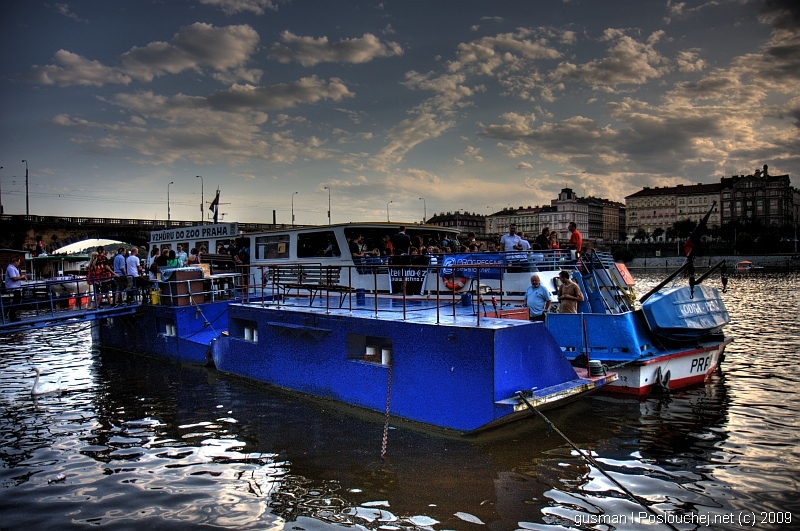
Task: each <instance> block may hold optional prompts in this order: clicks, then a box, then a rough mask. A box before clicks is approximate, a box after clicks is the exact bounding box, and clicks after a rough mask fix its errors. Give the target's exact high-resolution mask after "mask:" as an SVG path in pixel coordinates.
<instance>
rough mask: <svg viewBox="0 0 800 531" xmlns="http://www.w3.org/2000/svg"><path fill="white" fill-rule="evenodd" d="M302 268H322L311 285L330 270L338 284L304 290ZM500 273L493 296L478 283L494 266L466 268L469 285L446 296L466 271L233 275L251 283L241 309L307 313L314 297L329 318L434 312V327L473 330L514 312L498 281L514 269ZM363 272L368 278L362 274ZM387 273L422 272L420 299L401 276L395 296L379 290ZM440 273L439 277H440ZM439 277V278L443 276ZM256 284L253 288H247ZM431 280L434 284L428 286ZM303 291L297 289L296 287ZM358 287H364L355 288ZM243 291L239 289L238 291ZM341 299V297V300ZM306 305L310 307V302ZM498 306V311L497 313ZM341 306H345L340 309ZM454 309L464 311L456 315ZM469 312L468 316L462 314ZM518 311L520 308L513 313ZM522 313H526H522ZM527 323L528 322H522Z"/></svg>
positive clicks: (286, 270) (347, 269)
mask: <svg viewBox="0 0 800 531" xmlns="http://www.w3.org/2000/svg"><path fill="white" fill-rule="evenodd" d="M298 267H302V268H321V269H322V270H324V271H322V272H320V273H319V274H315V275H313V277H314V278H315V279H317V278H319V279H324V278H329V274H328V273H327V272H325V271H328V270H331V269H335V270H339V271H340V273H339V276H338V278H339V279H340V281H342V282H343V283H341V284H340V283H335V284H334V283H326V282H319V281H316V280H312V281H310V282H308V283H307V284H303V282H302V278H301V275H302V273H301V270H300V269H298ZM500 267H501V268H502V270H501V272H500V274H499V275H498V276H499V290H498V291H494V290H493V289H492V288H491V287H489V286H487V285H486V284H483V283H482V280H481V277H482V274H483V275H484V276H489V275H486V274H485V273H484V272H486V271H488V270H493V271H496V270H497V269H498V265H496V264H491V265H469V267H468V268H469V269H471V270H473V271H472V272H471V274H474V276H473V277H472V280H473V282H470V283H469V284H468V285H465V286H463V288H461V289H457V290H446V289H442V288H443V285H444V284H443V283H444V280H446V279H452V280H453V281H454V282H455V280H456V279H457V278H459V275H462V274H464V273H463V270H464V269H466V268H467V267H452V266H443V265H427V266H424V265H423V266H415V265H410V266H405V265H404V266H399V265H387V264H377V263H376V264H371V265H366V264H362V265H352V266H350V265H336V266H327V265H322V264H269V265H251V266H238V267H237V269H239V270H241V271H246V273H243V275H242V278H249V279H251V282H250V283H249V285H248V286H247V289H242V291H241V294H242V295H241V299H242V302H243V303H247V304H258V305H261V306H262V307H265V306H274V307H281V306H304V307H311V303H313V300H314V299H315V298H316V297H317V296H319V297H320V299H323V300H324V307H323V306H322V305H320V306H316V307H315V308H319V309H322V308H324V310H325V311H326V312H330V311H331V310H334V309H342V310H345V309H346V310H347V311H349V312H356V311H361V312H369V313H370V314H372V315H374V316H375V317H378V316H379V315H380V314H381V313H382V312H383V313H388V312H392V313H399V312H402V319H403V320H407V319H408V318H409V314H410V313H412V312H419V311H429V312H435V316H436V317H435V322H436V324H439V323H441V322H442V319H443V318H445V317H449V318H450V319H452V320H455V319H456V318H460V319H467V318H469V317H474V318H475V325H476V326H480V325H481V320H482V319H485V318H487V317H497V318H503V317H505V316H506V315H507V314H508V313H509V310H511V313H514V310H515V309H513V308H511V307H510V306H506V300H505V298H504V297H505V295H504V290H503V276H504V275H505V274H506V271H514V272H517V271H518V268H517V267H516V266H514V265H506V266H500ZM365 268H366V269H368V270H369V273H365ZM392 269H406V270H416V271H419V270H425V271H426V275H425V280H424V281H423V283H422V289H421V290H420V293H419V294H409V289H408V287H409V282H408V280H407V276H406V275H401V277H402V281H399V282H398V283H397V287H399V289H398V291H396V292H391V293H390V292H389V291H387V290H386V289H385V287H382V286H380V284H381V282H379V277H388V272H389V271H390V270H392ZM443 271H444V273H443ZM366 274H369V275H370V276H371V277H372V282H371V286H365V287H363V288H362V287H358V288H357V287H356V286H354V285H353V279H354V278H363V277H364V276H365V275H366ZM442 275H444V276H442ZM253 279H257V280H258V281H257V282H252V280H253ZM431 279H433V280H431ZM429 282H435V286H434V287H432V288H431V286H430V284H429ZM301 286H302V287H301ZM360 286H363V283H361V284H360ZM242 288H244V286H242ZM302 289H306V290H308V291H309V295H308V296H304V295H301V294H300V292H301V290H302ZM332 293H335V294H336V295H337V296H338V297H339V301H340V304H339V305H338V306H337V305H335V304H332V301H335V300H336V299H335V298H333V297H331V294H332ZM342 293H344V296H341V294H342ZM368 296H369V297H370V298H371V299H372V300H371V301H370V302H371V304H370V305H368V303H367V298H368ZM309 299H311V302H309ZM381 301H394V302H395V304H393V305H392V306H391V308H387V307H386V306H385V305H382V304H381ZM397 301H400V302H401V305H402V306H401V310H398V309H397V308H396V302H397ZM425 301H427V302H430V303H431V304H430V305H424V306H421V305H420V302H425ZM487 301H491V304H492V308H491V309H488V308H487V307H486V303H487ZM498 302H499V305H500V307H499V308H498V307H497V303H498ZM345 303H346V305H345ZM459 306H461V307H462V308H464V309H463V310H461V311H460V312H459V311H458V308H459ZM467 307H469V308H471V313H470V311H468V310H467V309H466V308H467ZM518 309H519V308H518ZM523 309H524V311H525V312H527V308H524V307H523V308H521V309H519V310H520V311H522V310H523ZM526 318H527V316H526Z"/></svg>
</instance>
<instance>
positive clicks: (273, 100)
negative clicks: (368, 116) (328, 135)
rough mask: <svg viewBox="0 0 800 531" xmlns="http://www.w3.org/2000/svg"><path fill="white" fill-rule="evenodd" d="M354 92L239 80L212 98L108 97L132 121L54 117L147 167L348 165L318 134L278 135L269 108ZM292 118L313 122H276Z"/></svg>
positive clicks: (317, 83) (97, 145) (93, 146)
mask: <svg viewBox="0 0 800 531" xmlns="http://www.w3.org/2000/svg"><path fill="white" fill-rule="evenodd" d="M350 96H352V93H350V92H349V91H348V90H347V87H345V86H344V85H343V84H341V83H340V82H339V81H337V80H331V81H330V82H329V83H326V82H324V81H322V80H319V79H317V78H316V77H310V78H303V79H300V80H298V81H296V82H294V83H287V84H280V85H273V86H267V87H254V86H242V85H235V86H234V87H232V88H231V89H229V90H226V91H218V92H215V93H214V94H212V95H211V96H210V97H208V98H204V97H200V96H189V95H184V94H177V95H174V96H163V95H158V94H154V93H153V92H149V91H148V92H138V93H126V94H117V95H116V96H114V97H113V99H110V100H103V101H106V102H107V103H109V104H112V105H115V106H117V107H119V108H120V109H121V110H122V111H123V112H124V113H125V114H126V115H129V116H130V118H129V120H128V121H126V122H115V123H99V122H90V121H88V120H85V119H83V118H75V117H70V116H68V115H66V114H61V115H58V116H56V117H55V118H53V123H54V124H56V125H59V126H61V127H65V128H69V129H71V130H74V131H77V132H80V133H81V135H78V136H75V137H73V141H74V142H76V143H78V144H81V145H82V146H83V147H84V148H85V149H87V150H91V151H97V152H106V151H108V150H130V151H132V152H133V153H135V155H134V156H133V157H131V158H132V159H133V160H136V161H138V162H141V163H146V164H167V163H173V162H175V161H178V160H190V161H192V162H193V163H196V164H211V163H222V162H224V163H228V164H233V165H238V164H243V163H245V162H247V161H248V160H251V159H256V160H268V161H272V162H280V163H290V162H293V161H295V160H296V159H297V158H298V157H301V156H302V157H303V158H306V159H309V160H332V161H338V162H340V163H345V162H346V160H343V159H341V158H340V157H339V155H338V154H337V153H335V152H333V151H331V150H329V149H327V148H326V147H325V142H324V141H323V140H320V139H318V138H316V137H313V136H312V137H308V138H305V139H297V138H295V137H294V136H293V133H292V131H290V130H285V131H280V132H270V131H269V129H268V115H267V114H266V113H264V112H263V110H265V109H284V108H292V107H295V106H297V105H300V104H303V103H317V102H319V101H321V100H323V99H332V100H340V99H342V98H345V97H350ZM290 123H294V124H307V123H308V122H307V120H305V119H304V118H302V117H296V118H289V117H288V116H287V115H285V114H281V115H278V117H277V119H276V121H275V124H274V125H276V126H278V127H281V126H285V125H288V124H290ZM98 137H99V138H98Z"/></svg>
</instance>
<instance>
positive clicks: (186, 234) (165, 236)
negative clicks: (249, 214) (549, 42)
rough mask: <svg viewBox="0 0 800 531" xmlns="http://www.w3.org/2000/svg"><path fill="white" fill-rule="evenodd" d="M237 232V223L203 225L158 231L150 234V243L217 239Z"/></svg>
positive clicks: (234, 234)
mask: <svg viewBox="0 0 800 531" xmlns="http://www.w3.org/2000/svg"><path fill="white" fill-rule="evenodd" d="M238 231H239V229H238V224H237V223H221V224H217V225H203V226H202V227H189V228H188V229H170V230H159V231H153V232H151V233H150V241H151V242H152V243H158V242H168V241H175V240H191V239H197V238H215V237H216V238H218V237H221V236H229V237H232V236H236V233H237V232H238Z"/></svg>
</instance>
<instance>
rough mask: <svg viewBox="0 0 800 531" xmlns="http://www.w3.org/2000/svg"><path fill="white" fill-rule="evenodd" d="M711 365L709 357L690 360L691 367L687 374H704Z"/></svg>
mask: <svg viewBox="0 0 800 531" xmlns="http://www.w3.org/2000/svg"><path fill="white" fill-rule="evenodd" d="M710 365H711V356H706V357H705V358H695V359H693V360H692V366H691V367H690V368H689V372H690V373H693V372H706V371H707V370H708V368H709V366H710Z"/></svg>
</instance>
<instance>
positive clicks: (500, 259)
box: [439, 253, 506, 279]
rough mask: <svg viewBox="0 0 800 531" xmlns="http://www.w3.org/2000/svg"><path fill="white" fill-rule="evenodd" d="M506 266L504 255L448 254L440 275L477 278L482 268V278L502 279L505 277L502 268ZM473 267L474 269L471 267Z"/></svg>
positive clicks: (444, 258) (444, 257)
mask: <svg viewBox="0 0 800 531" xmlns="http://www.w3.org/2000/svg"><path fill="white" fill-rule="evenodd" d="M505 265H506V257H505V255H504V254H503V253H466V254H446V255H444V256H443V257H442V266H444V267H442V268H441V269H440V270H439V271H440V273H439V274H440V275H441V276H442V277H451V276H454V275H455V276H456V277H460V278H477V277H478V268H477V267H474V266H481V267H480V271H481V278H487V279H500V278H501V277H502V275H503V268H502V266H505ZM470 266H473V267H470Z"/></svg>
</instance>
